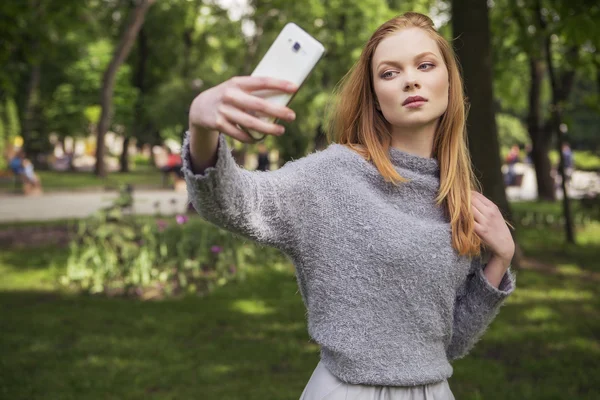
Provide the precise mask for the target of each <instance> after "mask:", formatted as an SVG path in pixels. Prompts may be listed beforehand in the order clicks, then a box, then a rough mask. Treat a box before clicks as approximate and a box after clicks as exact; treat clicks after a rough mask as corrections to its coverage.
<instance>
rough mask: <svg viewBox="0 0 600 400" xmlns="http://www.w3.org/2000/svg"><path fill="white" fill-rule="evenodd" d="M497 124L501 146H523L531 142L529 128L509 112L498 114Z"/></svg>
mask: <svg viewBox="0 0 600 400" xmlns="http://www.w3.org/2000/svg"><path fill="white" fill-rule="evenodd" d="M496 124H497V126H498V143H499V144H500V147H510V146H512V145H515V144H518V145H519V146H521V147H522V146H524V145H525V144H527V143H528V142H529V136H528V135H527V129H526V128H525V126H524V125H523V122H522V121H521V120H519V119H518V118H516V117H513V116H511V115H507V114H496Z"/></svg>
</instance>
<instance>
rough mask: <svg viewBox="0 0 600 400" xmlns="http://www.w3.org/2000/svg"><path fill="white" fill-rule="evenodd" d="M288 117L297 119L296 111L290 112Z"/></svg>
mask: <svg viewBox="0 0 600 400" xmlns="http://www.w3.org/2000/svg"><path fill="white" fill-rule="evenodd" d="M288 118H289V119H296V113H294V112H291V113H288Z"/></svg>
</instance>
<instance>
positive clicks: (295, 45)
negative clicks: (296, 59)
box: [292, 42, 300, 51]
mask: <svg viewBox="0 0 600 400" xmlns="http://www.w3.org/2000/svg"><path fill="white" fill-rule="evenodd" d="M292 48H293V49H294V51H298V50H300V43H298V42H296V43H294V46H293V47H292Z"/></svg>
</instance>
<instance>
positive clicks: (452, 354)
mask: <svg viewBox="0 0 600 400" xmlns="http://www.w3.org/2000/svg"><path fill="white" fill-rule="evenodd" d="M484 268H485V266H484V265H483V264H482V261H481V257H475V258H473V260H472V262H471V271H470V273H469V274H468V275H467V279H466V281H465V283H464V284H463V286H462V287H461V289H460V290H459V292H458V295H457V296H456V299H455V303H454V323H453V327H452V339H451V340H450V344H449V346H448V348H447V349H446V353H447V356H448V359H449V360H455V359H458V358H462V357H464V356H465V355H467V353H468V352H469V351H470V350H471V348H473V346H474V345H475V343H476V342H477V341H478V340H479V339H480V338H481V336H483V333H484V332H485V330H486V329H487V327H488V325H489V324H490V323H491V322H492V321H493V320H494V318H495V317H496V315H497V314H498V311H499V310H500V306H501V305H502V304H503V303H504V300H505V299H506V297H508V295H510V294H511V293H512V292H513V290H514V288H515V283H516V280H515V276H514V274H513V272H512V271H511V269H510V268H509V270H508V271H507V272H506V274H504V276H503V277H502V281H501V282H500V285H499V286H498V288H496V287H494V286H492V284H490V283H489V282H488V280H487V278H486V277H485V275H484V274H483V269H484Z"/></svg>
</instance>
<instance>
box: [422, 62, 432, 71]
mask: <svg viewBox="0 0 600 400" xmlns="http://www.w3.org/2000/svg"><path fill="white" fill-rule="evenodd" d="M421 67H430V68H421ZM433 67H435V65H434V64H432V63H423V64H421V65H419V69H420V70H429V69H431V68H433Z"/></svg>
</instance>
